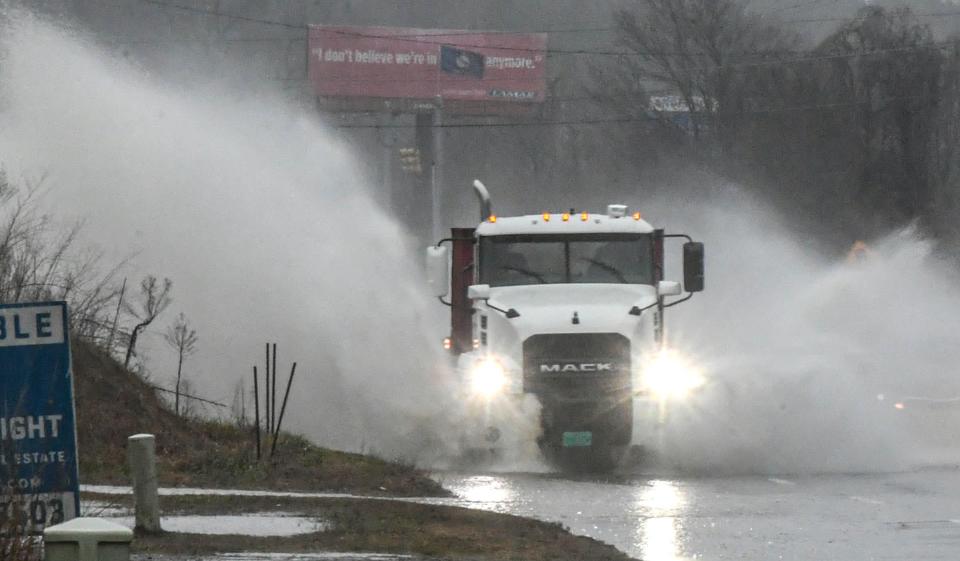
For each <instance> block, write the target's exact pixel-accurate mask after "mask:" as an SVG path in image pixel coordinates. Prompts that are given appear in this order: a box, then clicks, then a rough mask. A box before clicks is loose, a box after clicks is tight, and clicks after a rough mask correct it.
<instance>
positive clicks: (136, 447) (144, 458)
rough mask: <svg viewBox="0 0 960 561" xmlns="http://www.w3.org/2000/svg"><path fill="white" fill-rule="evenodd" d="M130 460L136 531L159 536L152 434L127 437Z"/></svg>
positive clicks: (154, 445) (155, 465)
mask: <svg viewBox="0 0 960 561" xmlns="http://www.w3.org/2000/svg"><path fill="white" fill-rule="evenodd" d="M127 461H128V462H129V465H130V475H131V477H132V478H133V498H134V512H135V517H136V525H135V527H136V529H137V530H140V531H143V532H147V533H153V534H156V533H159V532H162V531H163V530H162V529H161V528H160V497H159V493H158V491H157V453H156V439H155V438H154V436H153V435H152V434H135V435H133V436H131V437H129V438H127Z"/></svg>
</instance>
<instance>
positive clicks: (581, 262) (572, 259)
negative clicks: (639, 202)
mask: <svg viewBox="0 0 960 561" xmlns="http://www.w3.org/2000/svg"><path fill="white" fill-rule="evenodd" d="M480 282H481V283H483V284H489V285H490V286H514V285H523V284H559V283H620V284H653V238H652V236H650V235H649V234H584V235H579V236H569V235H511V236H485V237H482V238H480Z"/></svg>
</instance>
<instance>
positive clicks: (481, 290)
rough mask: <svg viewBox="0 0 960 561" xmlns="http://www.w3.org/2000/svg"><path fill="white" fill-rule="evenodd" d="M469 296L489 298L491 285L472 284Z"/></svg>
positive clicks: (472, 297) (478, 298)
mask: <svg viewBox="0 0 960 561" xmlns="http://www.w3.org/2000/svg"><path fill="white" fill-rule="evenodd" d="M467 298H469V299H471V300H489V299H490V285H489V284H474V285H470V286H469V287H468V288H467Z"/></svg>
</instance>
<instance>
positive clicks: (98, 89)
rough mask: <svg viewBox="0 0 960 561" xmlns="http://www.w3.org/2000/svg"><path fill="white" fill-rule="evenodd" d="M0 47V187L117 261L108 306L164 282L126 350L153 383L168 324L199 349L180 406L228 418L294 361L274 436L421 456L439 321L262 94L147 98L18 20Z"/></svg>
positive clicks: (163, 374)
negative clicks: (37, 191)
mask: <svg viewBox="0 0 960 561" xmlns="http://www.w3.org/2000/svg"><path fill="white" fill-rule="evenodd" d="M2 37H3V38H2V47H0V48H2V53H3V60H2V62H0V103H2V109H0V154H2V161H3V166H4V168H5V170H6V172H7V173H8V175H9V176H10V177H11V178H18V177H21V178H22V177H32V178H37V177H40V176H45V177H46V179H45V182H44V185H45V187H44V196H43V203H44V205H45V207H46V208H47V209H48V211H49V212H50V213H51V215H53V216H55V217H56V218H57V219H59V220H62V221H64V222H69V221H71V220H75V219H81V220H83V221H84V222H85V227H84V229H83V235H84V236H85V238H86V240H87V241H88V242H89V243H90V244H91V245H92V246H93V247H94V248H96V249H98V250H99V251H102V252H103V253H104V254H105V259H104V261H105V262H106V263H120V262H121V261H123V260H124V259H130V264H129V266H127V267H126V268H125V269H124V270H123V271H122V273H123V274H124V275H126V276H127V277H129V281H128V288H131V289H134V290H131V291H130V292H128V297H133V296H132V294H131V292H135V288H136V286H137V284H138V283H139V279H140V278H142V277H143V275H146V274H155V275H157V276H160V277H164V276H166V277H170V278H171V279H172V280H173V281H174V291H173V298H174V303H173V305H172V306H171V308H170V309H169V310H168V311H167V312H166V314H165V315H164V316H161V318H160V319H158V321H157V322H156V323H155V324H154V325H152V326H150V329H149V330H148V331H147V332H146V335H145V337H144V346H143V348H142V351H143V358H144V361H145V363H146V365H147V368H148V369H147V371H146V374H147V375H148V376H150V378H151V379H152V380H153V381H154V383H158V384H160V385H163V386H166V387H170V386H171V385H172V384H171V377H172V376H174V375H175V372H176V365H175V362H173V357H174V355H173V353H172V351H171V350H170V349H168V348H167V347H166V346H165V345H164V344H163V340H162V333H163V332H164V330H165V329H166V325H167V324H168V323H169V322H171V321H172V320H173V318H174V316H175V315H176V314H177V313H178V312H181V311H182V312H184V313H186V315H187V317H188V319H189V320H190V321H191V322H193V324H194V325H195V326H196V328H197V331H198V333H199V336H200V342H199V345H198V347H199V352H198V353H197V354H196V356H195V357H191V358H190V359H189V360H188V362H187V364H186V370H185V379H187V380H189V381H190V382H191V383H192V385H193V388H194V389H195V391H196V392H197V393H199V394H200V395H202V396H205V397H207V398H210V399H214V400H219V401H223V402H227V403H229V402H230V400H231V397H232V394H233V391H234V388H235V386H236V384H237V383H238V382H240V381H241V380H242V381H243V382H244V383H246V384H247V387H248V388H249V387H250V385H251V384H252V380H250V378H251V377H252V369H251V367H252V365H254V364H261V365H262V362H263V355H264V348H263V344H264V342H266V341H272V342H277V343H278V350H279V370H280V374H281V375H280V380H281V382H282V381H285V379H286V373H287V372H288V371H289V368H290V363H291V362H292V361H297V362H298V370H297V378H296V380H295V382H294V386H293V390H292V392H291V402H290V405H289V411H288V417H287V419H288V420H289V424H288V425H287V427H288V428H290V429H292V430H295V431H302V432H304V433H306V434H307V435H309V436H310V437H311V438H312V439H314V440H316V441H317V442H319V443H321V444H324V445H327V446H332V447H336V448H341V449H347V450H360V449H361V448H362V449H365V450H367V451H376V452H378V453H380V454H382V455H385V456H389V457H394V456H401V455H403V456H410V457H412V456H413V455H415V454H416V453H417V446H419V444H416V443H413V441H414V440H415V441H416V442H417V443H421V442H424V441H430V442H431V444H430V447H431V448H432V449H436V448H437V447H438V446H441V445H440V444H438V443H437V442H436V439H437V435H435V434H433V433H432V432H431V430H433V429H431V427H437V426H442V425H443V423H437V422H436V421H435V417H436V416H438V415H442V412H443V411H444V410H445V407H446V406H447V403H446V396H448V395H450V392H448V391H445V387H446V383H447V379H446V377H445V374H444V370H443V369H442V368H439V367H438V366H437V365H439V364H442V362H441V361H440V360H439V359H438V353H439V347H440V345H439V343H438V342H439V338H440V337H441V336H442V335H440V333H441V326H442V320H441V319H439V317H440V316H439V314H440V312H441V311H442V310H437V309H436V308H435V307H434V306H433V305H432V303H429V302H428V300H427V298H426V296H425V294H424V292H425V291H424V290H423V289H422V288H421V286H422V284H423V281H422V279H421V273H420V270H419V266H420V260H419V259H414V258H413V257H412V255H414V254H413V253H412V251H411V245H410V244H411V242H410V240H409V239H408V237H407V235H406V233H405V231H404V230H403V229H402V228H401V227H400V226H399V225H398V224H397V223H396V222H394V221H393V220H392V219H391V218H390V217H389V216H388V214H387V213H386V212H385V210H384V209H383V208H381V207H380V206H379V205H378V203H377V201H376V200H375V197H374V196H373V195H372V193H371V191H370V189H369V187H368V184H367V180H366V178H365V175H364V169H363V167H362V166H361V165H360V164H359V163H358V162H357V161H356V160H355V158H354V155H353V154H352V153H351V152H350V151H349V150H348V149H347V148H346V147H345V145H344V144H343V143H342V141H341V139H340V138H339V137H338V135H337V134H336V133H335V132H332V131H331V130H329V129H325V128H324V127H323V125H322V124H321V123H320V122H319V121H318V119H317V118H315V117H314V116H311V115H309V114H308V113H307V112H305V111H304V110H302V109H301V108H299V107H296V106H293V105H290V104H289V102H288V101H286V100H285V99H284V98H282V97H281V96H280V95H279V94H277V95H270V94H263V93H258V94H251V93H248V92H246V91H244V90H241V89H236V88H232V89H226V88H224V89H217V88H216V87H215V86H211V85H209V81H206V80H202V81H199V82H200V83H204V84H207V85H205V86H202V87H198V86H195V85H193V84H191V83H190V82H188V81H184V82H173V81H169V80H167V81H159V80H157V79H155V77H154V76H152V75H151V74H150V73H149V72H147V71H146V70H144V69H143V68H138V67H137V66H135V65H134V64H133V63H131V62H129V61H126V60H124V59H122V58H119V57H116V56H112V55H108V54H107V53H106V52H105V51H104V50H102V49H101V48H99V46H98V45H97V44H96V42H95V41H94V40H93V39H92V38H90V37H87V36H84V35H83V34H82V33H80V32H77V31H68V30H65V29H63V28H60V27H57V26H54V25H51V24H49V23H46V22H44V21H41V20H39V19H37V18H35V17H33V16H30V15H27V14H24V13H17V14H14V15H13V17H11V18H10V19H9V20H8V21H7V22H6V23H5V24H4V29H3V34H2ZM255 91H260V90H255ZM417 254H419V253H417ZM260 372H261V376H262V372H263V370H262V366H261V370H260ZM247 392H248V399H252V397H251V396H250V395H249V392H250V390H249V389H248V390H247ZM251 403H252V402H251ZM251 408H252V407H251ZM214 413H215V414H224V412H223V411H217V410H214ZM250 413H251V414H252V412H250ZM427 420H429V421H430V422H427ZM160 437H161V438H162V435H161V436H160Z"/></svg>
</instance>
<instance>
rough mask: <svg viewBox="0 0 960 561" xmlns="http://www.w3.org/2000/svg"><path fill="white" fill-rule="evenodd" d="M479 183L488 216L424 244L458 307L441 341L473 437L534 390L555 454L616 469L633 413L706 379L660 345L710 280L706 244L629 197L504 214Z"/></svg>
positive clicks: (474, 441) (436, 282) (445, 298)
mask: <svg viewBox="0 0 960 561" xmlns="http://www.w3.org/2000/svg"><path fill="white" fill-rule="evenodd" d="M474 189H475V191H476V193H477V195H478V197H479V198H480V206H481V223H480V224H479V225H478V226H477V227H475V228H454V229H452V231H451V236H450V237H449V238H447V239H444V240H441V241H440V242H438V243H437V245H436V246H433V247H431V248H428V251H427V269H428V277H429V281H430V284H431V286H432V289H433V292H434V294H435V295H436V296H437V297H438V298H439V299H440V301H441V302H443V303H444V304H446V305H448V306H449V307H450V310H451V332H450V336H449V337H448V338H446V339H445V340H444V346H445V347H446V348H447V349H448V350H449V351H450V352H451V353H452V355H453V356H454V357H455V358H454V364H455V368H456V371H457V376H458V379H459V380H460V381H462V387H463V392H464V400H465V402H468V404H469V407H470V408H471V409H470V410H471V416H472V418H473V421H474V423H473V426H472V428H471V429H470V431H469V432H471V434H470V435H467V436H466V437H465V442H466V443H468V444H469V445H470V446H479V447H485V448H488V449H490V450H495V449H496V448H497V446H499V445H500V440H501V435H503V434H504V432H505V431H508V430H509V429H510V428H511V427H509V426H503V424H504V423H511V422H514V421H515V419H516V418H517V417H516V415H511V413H510V411H511V410H512V409H514V408H517V407H521V405H520V404H521V402H523V401H527V402H529V401H530V398H531V396H533V397H534V398H535V399H536V401H537V402H538V403H539V425H540V426H539V427H537V431H536V432H537V433H538V437H537V443H538V444H539V446H540V449H541V450H542V452H543V455H544V457H545V458H546V459H547V460H548V461H550V462H552V463H554V464H555V465H556V466H558V467H560V468H561V469H577V470H593V471H596V470H607V469H610V468H612V467H614V466H615V465H616V464H617V462H618V461H620V458H621V457H622V455H623V452H624V451H625V450H626V449H627V448H628V447H629V446H630V445H631V444H633V443H634V426H635V416H636V415H637V413H636V411H647V410H654V409H656V408H657V407H662V406H663V402H664V401H665V400H669V399H673V398H678V397H681V396H683V395H684V394H686V393H688V392H690V391H692V390H694V389H696V388H697V387H698V386H700V385H702V384H703V382H704V380H703V378H702V376H701V375H700V373H698V372H697V371H696V370H695V369H693V368H690V367H688V366H687V365H684V364H683V363H682V361H680V360H678V359H677V357H676V356H674V355H673V354H672V352H671V351H670V349H668V348H667V346H666V344H665V341H664V311H665V310H666V309H667V308H669V307H671V306H673V305H676V304H679V303H680V302H683V301H686V300H688V299H690V298H691V297H692V296H693V293H695V292H699V291H701V290H703V285H704V280H703V268H704V267H703V255H704V254H703V244H701V243H698V242H694V241H693V240H691V239H690V237H689V236H687V235H685V234H666V233H664V231H663V230H660V229H657V228H654V227H653V226H651V225H650V224H649V223H648V222H646V221H645V220H644V219H643V218H642V217H641V215H640V213H639V212H635V211H634V212H631V211H630V210H629V209H628V208H627V207H626V206H625V205H619V204H611V205H609V206H608V207H607V208H606V210H605V212H602V213H595V212H589V211H574V210H571V211H569V212H558V213H555V212H543V213H542V214H535V215H524V216H509V217H508V216H498V215H496V214H494V212H493V209H492V206H491V203H490V196H489V193H488V191H487V189H486V188H485V187H484V185H483V184H482V183H480V182H479V181H475V182H474ZM670 238H682V239H684V240H685V241H686V243H684V244H683V277H684V279H683V285H682V286H681V284H680V283H679V282H676V281H669V280H664V279H663V273H664V245H665V241H667V240H668V239H670ZM684 292H685V293H686V295H684ZM640 414H641V415H642V414H645V413H640ZM637 420H638V421H642V420H641V419H637ZM652 422H655V420H654V421H652Z"/></svg>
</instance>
